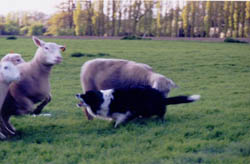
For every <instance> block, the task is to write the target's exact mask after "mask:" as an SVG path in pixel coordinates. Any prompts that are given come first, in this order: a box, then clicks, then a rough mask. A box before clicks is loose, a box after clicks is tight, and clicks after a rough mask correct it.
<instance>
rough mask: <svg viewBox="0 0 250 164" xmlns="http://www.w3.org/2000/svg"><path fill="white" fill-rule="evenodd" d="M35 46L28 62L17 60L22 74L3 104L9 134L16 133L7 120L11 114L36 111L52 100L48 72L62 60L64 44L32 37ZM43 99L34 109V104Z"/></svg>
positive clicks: (10, 89) (39, 110)
mask: <svg viewBox="0 0 250 164" xmlns="http://www.w3.org/2000/svg"><path fill="white" fill-rule="evenodd" d="M33 41H34V43H35V45H36V46H37V47H38V49H37V51H36V54H35V56H34V57H33V59H32V60H31V61H29V62H24V63H21V64H18V65H17V67H18V69H19V70H20V72H21V74H22V78H21V80H20V81H18V82H17V83H13V84H11V85H10V88H9V92H8V95H7V97H6V100H5V102H4V104H3V108H2V113H3V117H4V121H5V123H6V125H7V128H6V129H7V131H8V135H14V134H15V128H14V127H13V126H12V125H11V124H10V122H9V119H10V117H11V116H12V115H24V114H33V113H35V114H39V113H40V112H41V111H42V109H43V108H44V106H45V105H47V103H48V102H49V101H50V100H51V96H50V82H49V77H50V72H51V69H52V67H53V66H54V65H55V64H60V63H61V62H62V55H61V52H60V51H61V50H62V51H64V50H65V47H64V46H61V45H58V44H56V43H49V42H48V43H46V42H44V41H42V40H40V39H38V38H37V37H33ZM39 102H42V103H41V104H40V105H38V106H37V108H36V109H35V110H34V105H35V104H37V103H39Z"/></svg>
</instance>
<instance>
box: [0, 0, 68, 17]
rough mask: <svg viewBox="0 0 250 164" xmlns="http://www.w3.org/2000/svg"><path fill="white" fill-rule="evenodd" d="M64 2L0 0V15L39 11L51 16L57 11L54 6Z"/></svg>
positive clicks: (54, 0) (56, 0) (59, 0)
mask: <svg viewBox="0 0 250 164" xmlns="http://www.w3.org/2000/svg"><path fill="white" fill-rule="evenodd" d="M63 1H64V0H1V5H0V15H6V14H8V13H9V12H16V11H40V12H44V13H46V14H53V13H55V12H56V11H58V9H57V8H56V5H58V4H60V3H61V2H63Z"/></svg>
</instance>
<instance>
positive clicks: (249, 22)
mask: <svg viewBox="0 0 250 164" xmlns="http://www.w3.org/2000/svg"><path fill="white" fill-rule="evenodd" d="M245 12H246V17H245V23H246V26H245V31H244V33H245V37H249V36H250V27H249V26H250V1H247V2H246V9H245Z"/></svg>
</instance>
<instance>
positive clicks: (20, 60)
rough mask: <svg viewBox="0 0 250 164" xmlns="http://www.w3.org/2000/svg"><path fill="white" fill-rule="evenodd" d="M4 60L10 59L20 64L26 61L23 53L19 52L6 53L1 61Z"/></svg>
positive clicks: (15, 63)
mask: <svg viewBox="0 0 250 164" xmlns="http://www.w3.org/2000/svg"><path fill="white" fill-rule="evenodd" d="M3 61H10V62H12V63H13V64H14V65H18V64H21V63H24V62H25V61H24V59H23V58H22V55H21V54H18V53H9V54H6V55H5V56H4V57H3V58H2V59H1V62H3Z"/></svg>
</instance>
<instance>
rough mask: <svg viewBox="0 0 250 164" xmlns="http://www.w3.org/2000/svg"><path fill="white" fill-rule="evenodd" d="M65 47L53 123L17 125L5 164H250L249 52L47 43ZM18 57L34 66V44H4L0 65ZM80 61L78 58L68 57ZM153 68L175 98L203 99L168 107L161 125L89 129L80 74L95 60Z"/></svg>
mask: <svg viewBox="0 0 250 164" xmlns="http://www.w3.org/2000/svg"><path fill="white" fill-rule="evenodd" d="M45 40H46V41H52V42H56V43H59V44H63V45H64V44H65V45H67V50H66V52H65V53H64V54H63V56H64V61H63V63H62V64H60V65H57V66H55V67H54V69H53V71H52V74H51V85H52V95H53V97H52V98H53V99H52V102H51V103H50V104H49V105H48V106H46V108H45V109H44V111H43V112H46V113H47V112H49V113H51V114H52V117H42V116H40V117H36V118H34V117H31V116H24V117H13V118H12V119H11V122H12V123H13V124H14V125H15V127H16V128H17V130H18V132H19V133H18V135H17V136H16V137H13V138H11V139H9V140H7V141H0V163H1V164H15V163H18V164H20V163H25V164H34V163H38V164H45V163H48V164H78V163H79V164H85V163H87V164H91V163H94V164H95V163H96V164H99V163H101V164H111V163H112V164H133V163H136V164H138V163H139V164H140V163H141V164H165V163H192V164H193V163H250V46H249V45H248V44H230V43H205V42H191V41H190V42H187V41H119V40H63V39H45ZM12 50H14V51H15V52H18V53H21V54H23V57H24V58H25V60H30V59H31V58H32V56H33V55H34V53H35V50H36V47H35V45H34V44H33V42H32V40H31V39H18V40H5V39H3V38H1V39H0V55H1V57H2V56H3V55H4V54H6V53H8V52H10V51H12ZM73 53H74V54H81V55H75V56H74V57H72V56H71V54H73ZM100 57H104V58H123V59H129V60H134V61H137V62H142V63H146V64H149V65H151V66H152V67H153V69H154V70H155V71H156V72H159V73H161V74H163V75H165V76H167V77H169V78H171V79H172V80H173V81H175V82H176V84H178V86H179V88H177V89H174V90H172V92H171V94H170V96H175V95H179V94H201V96H202V99H201V100H200V101H198V102H196V103H193V104H185V105H176V106H169V107H168V112H167V114H166V116H165V118H166V121H165V122H161V121H159V120H157V119H155V118H151V119H148V120H134V121H132V122H130V123H128V124H126V125H122V126H121V127H119V128H117V129H114V128H113V127H112V124H111V123H109V122H106V121H102V120H94V121H87V119H86V117H84V115H83V113H82V111H81V110H80V109H79V108H77V107H76V105H75V104H76V103H77V100H76V99H75V98H74V95H75V93H79V92H81V87H80V80H79V74H80V67H81V65H82V64H83V63H84V62H85V61H87V60H90V59H94V58H100Z"/></svg>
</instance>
